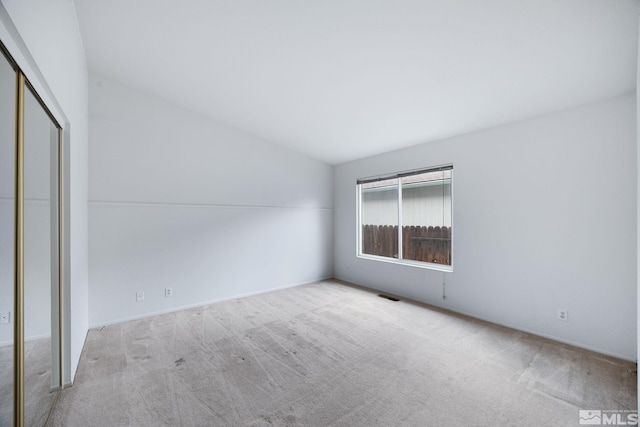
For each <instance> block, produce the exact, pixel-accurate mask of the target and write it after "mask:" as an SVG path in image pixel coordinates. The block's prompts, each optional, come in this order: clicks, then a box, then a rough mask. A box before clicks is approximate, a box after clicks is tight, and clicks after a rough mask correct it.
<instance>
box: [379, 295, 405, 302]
mask: <svg viewBox="0 0 640 427" xmlns="http://www.w3.org/2000/svg"><path fill="white" fill-rule="evenodd" d="M378 296H379V297H380V298H386V299H388V300H389V301H400V300H399V299H398V298H394V297H390V296H389V295H385V294H378Z"/></svg>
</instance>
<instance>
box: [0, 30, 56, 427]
mask: <svg viewBox="0 0 640 427" xmlns="http://www.w3.org/2000/svg"><path fill="white" fill-rule="evenodd" d="M0 56H2V57H4V58H5V59H6V60H7V61H8V63H9V64H10V65H11V67H12V68H13V70H14V72H15V76H16V77H15V140H14V148H15V190H14V197H15V199H14V200H15V201H14V212H15V215H14V220H15V223H14V304H13V307H14V315H13V319H14V335H13V349H14V352H13V373H14V382H13V423H14V426H17V427H22V426H24V421H25V378H24V366H25V351H24V348H25V341H24V340H25V336H24V324H25V323H24V322H25V319H24V303H25V300H24V257H25V253H24V248H25V239H24V196H25V191H24V190H25V188H24V168H25V164H24V159H25V155H24V139H25V138H24V136H25V90H29V91H31V93H32V94H33V96H34V97H35V98H36V100H37V101H38V103H39V105H40V106H41V107H42V109H43V110H44V112H45V113H46V115H47V116H48V117H49V119H50V120H51V121H52V123H53V125H54V126H55V127H56V130H57V132H56V136H57V138H56V139H57V141H56V143H55V150H56V159H55V160H56V164H55V175H56V176H54V177H51V178H52V182H53V181H54V182H55V187H56V188H57V191H55V192H54V194H52V196H53V197H55V198H56V199H57V200H56V204H57V209H56V210H57V212H56V213H55V215H54V214H52V215H51V217H50V218H51V222H52V226H54V227H56V228H57V233H56V235H57V238H54V240H53V242H50V243H51V244H52V245H55V248H52V250H54V251H55V252H56V253H57V257H56V259H57V263H56V264H57V265H53V264H52V269H53V274H54V275H57V277H52V282H51V289H52V298H51V311H52V322H51V350H52V356H53V355H54V352H56V354H57V355H56V356H54V357H52V361H53V360H55V361H57V363H55V365H54V363H52V366H51V371H52V372H51V374H52V378H53V379H54V380H53V381H52V385H51V392H52V393H54V392H55V393H57V392H59V391H60V390H61V389H62V388H63V386H64V380H63V379H64V378H65V375H64V374H65V370H64V365H65V364H64V363H63V361H64V360H65V359H64V358H63V356H64V351H63V350H64V349H65V348H67V347H66V346H65V345H64V344H66V340H65V339H64V338H65V334H64V329H65V328H64V325H65V322H64V312H65V310H63V306H64V303H65V299H64V297H65V295H64V288H65V284H67V285H68V281H66V277H65V269H64V266H65V260H66V259H68V257H67V255H68V249H69V246H68V243H67V240H68V239H66V238H65V234H66V233H65V228H66V227H65V226H68V215H66V213H67V212H68V208H66V209H65V203H68V200H67V199H66V198H65V197H64V196H65V191H64V189H65V187H67V188H68V180H66V179H65V178H66V177H65V175H66V174H65V173H64V172H65V163H66V162H68V155H66V153H65V152H66V151H67V150H64V147H65V131H64V129H63V127H62V126H61V125H60V123H59V122H58V120H57V119H56V118H55V116H54V115H53V114H52V112H51V110H50V109H49V108H48V107H47V105H46V104H45V102H44V101H43V99H42V98H41V97H40V96H39V94H38V92H37V90H36V89H35V88H34V86H33V85H32V84H31V83H30V82H29V80H28V79H27V78H26V76H25V74H24V73H23V72H22V70H21V69H20V67H19V66H18V65H17V64H16V62H15V60H14V59H13V57H12V56H11V54H10V53H9V52H8V50H7V49H6V47H5V46H4V45H3V44H2V41H0ZM0 60H2V58H0ZM67 143H68V135H67ZM67 164H68V163H67ZM65 183H66V185H65ZM55 400H56V398H55V397H54V399H53V403H52V406H51V407H50V408H49V413H50V411H51V410H52V408H53V405H55Z"/></svg>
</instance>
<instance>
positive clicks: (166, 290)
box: [164, 288, 173, 297]
mask: <svg viewBox="0 0 640 427" xmlns="http://www.w3.org/2000/svg"><path fill="white" fill-rule="evenodd" d="M164 296H165V297H172V296H173V289H172V288H164Z"/></svg>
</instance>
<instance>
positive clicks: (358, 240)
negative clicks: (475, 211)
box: [356, 163, 454, 273]
mask: <svg viewBox="0 0 640 427" xmlns="http://www.w3.org/2000/svg"><path fill="white" fill-rule="evenodd" d="M445 167H446V168H450V169H448V170H450V171H451V178H447V179H444V180H442V181H441V182H442V183H444V182H445V181H449V183H448V185H449V191H450V192H451V195H450V199H451V202H450V203H451V206H450V208H451V264H450V265H443V264H434V263H431V262H422V261H413V260H409V259H404V258H402V256H403V254H402V244H403V242H402V187H403V184H402V180H401V179H398V184H397V187H394V189H395V191H397V193H398V258H390V257H383V256H378V255H370V254H363V253H362V191H363V188H362V184H359V183H358V181H360V180H366V179H373V178H375V177H370V178H358V179H356V257H357V258H360V259H366V260H371V261H380V262H387V263H390V264H397V265H408V266H411V267H418V268H424V269H427V270H437V271H443V272H445V273H451V272H453V258H454V256H453V253H454V252H453V235H454V233H453V218H454V216H453V204H454V203H453V174H454V173H453V169H454V168H453V163H446V164H442V165H439V166H433V167H430V168H420V169H413V170H409V171H404V172H398V173H397V174H395V176H399V175H402V174H405V173H412V172H420V171H424V172H429V171H430V170H436V169H438V168H445ZM380 176H383V177H384V176H386V175H380ZM392 178H393V177H391V178H390V179H392ZM409 185H411V184H409ZM444 185H447V184H444ZM405 186H406V185H405ZM384 189H385V190H391V187H384ZM366 190H367V191H370V189H366ZM374 190H376V189H374Z"/></svg>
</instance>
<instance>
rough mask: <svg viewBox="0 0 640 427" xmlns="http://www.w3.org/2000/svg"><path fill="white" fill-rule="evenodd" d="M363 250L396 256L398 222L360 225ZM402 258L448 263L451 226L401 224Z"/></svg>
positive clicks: (369, 252) (365, 252) (373, 253)
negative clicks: (395, 223) (396, 223)
mask: <svg viewBox="0 0 640 427" xmlns="http://www.w3.org/2000/svg"><path fill="white" fill-rule="evenodd" d="M362 253H364V254H369V255H378V256H384V257H389V258H398V226H397V225H363V226H362ZM402 258H403V259H408V260H414V261H422V262H430V263H434V264H443V265H451V227H431V226H430V227H419V226H413V225H412V226H404V227H402Z"/></svg>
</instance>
